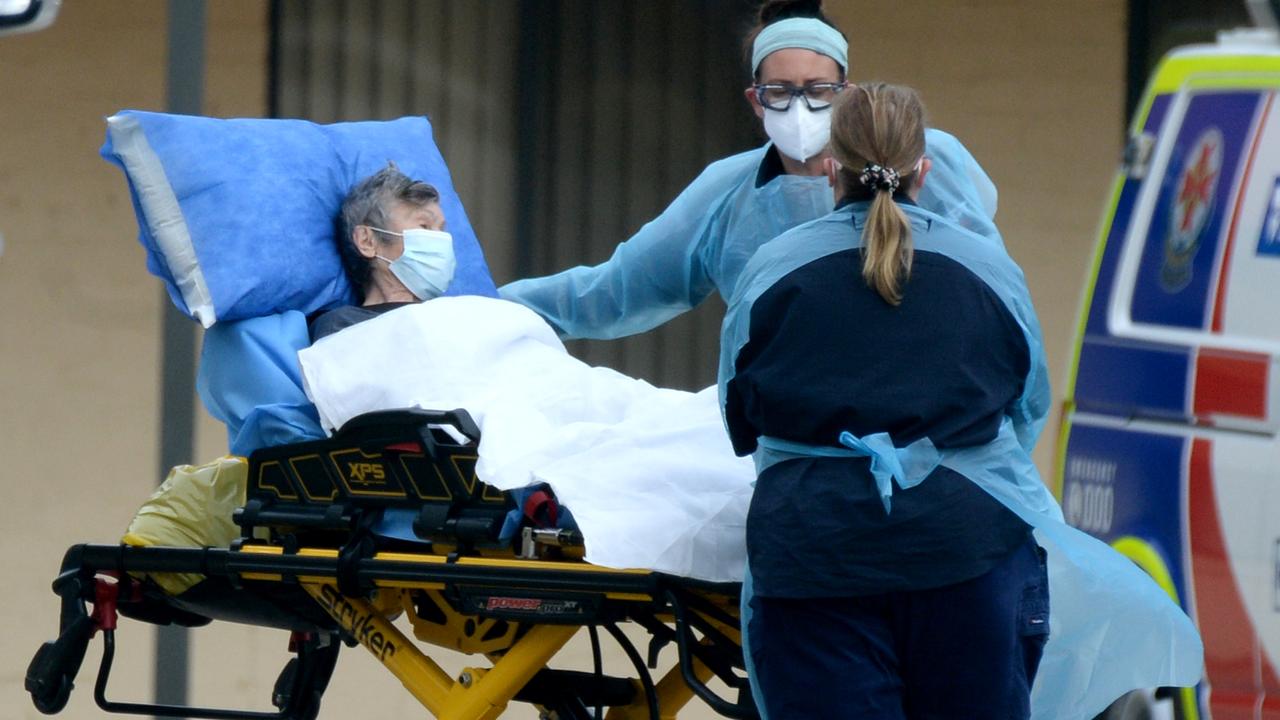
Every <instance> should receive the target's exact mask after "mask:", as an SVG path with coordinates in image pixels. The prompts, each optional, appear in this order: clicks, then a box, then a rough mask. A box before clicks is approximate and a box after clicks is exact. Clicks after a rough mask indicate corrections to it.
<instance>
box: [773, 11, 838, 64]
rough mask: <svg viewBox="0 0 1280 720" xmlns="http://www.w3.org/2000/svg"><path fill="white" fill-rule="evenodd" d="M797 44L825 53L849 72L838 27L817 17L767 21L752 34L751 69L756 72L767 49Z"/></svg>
mask: <svg viewBox="0 0 1280 720" xmlns="http://www.w3.org/2000/svg"><path fill="white" fill-rule="evenodd" d="M787 48H800V49H802V50H812V51H814V52H816V53H818V54H819V55H826V56H827V57H829V58H831V59H832V60H835V61H836V63H837V64H839V65H840V69H841V70H844V71H845V73H848V72H849V42H848V41H847V40H845V39H844V37H842V36H841V35H840V31H839V30H836V29H835V28H833V27H831V26H830V25H828V24H826V23H824V22H822V21H821V20H819V19H817V18H787V19H786V20H779V21H778V22H776V23H773V24H771V25H768V26H766V27H765V29H763V30H761V31H760V34H759V35H757V36H756V41H755V43H754V44H753V45H752V49H751V72H752V74H754V73H756V72H759V70H760V63H761V62H762V61H763V60H764V59H765V58H766V57H768V56H769V53H772V52H777V51H778V50H785V49H787Z"/></svg>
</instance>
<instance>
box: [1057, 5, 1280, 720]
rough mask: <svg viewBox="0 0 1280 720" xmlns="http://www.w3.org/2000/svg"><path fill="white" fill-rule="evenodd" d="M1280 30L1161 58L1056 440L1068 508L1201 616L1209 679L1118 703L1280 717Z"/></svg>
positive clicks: (1116, 194)
mask: <svg viewBox="0 0 1280 720" xmlns="http://www.w3.org/2000/svg"><path fill="white" fill-rule="evenodd" d="M1277 94H1280V41H1278V40H1277V34H1276V32H1275V31H1274V30H1262V29H1250V30H1237V31H1231V32H1226V33H1223V34H1221V35H1220V36H1219V39H1218V42H1217V43H1216V44H1212V45H1201V46H1191V47H1185V48H1180V49H1178V50H1175V51H1174V52H1172V53H1171V54H1169V55H1168V56H1167V57H1165V59H1164V60H1163V61H1162V62H1161V64H1160V65H1159V67H1158V68H1157V70H1156V72H1155V74H1154V76H1153V78H1152V80H1151V82H1150V85H1149V87H1148V88H1147V91H1146V94H1145V97H1144V99H1143V102H1142V104H1141V105H1140V106H1139V111H1138V112H1137V113H1136V115H1135V118H1134V122H1133V126H1132V128H1131V131H1130V142H1129V145H1128V149H1127V150H1126V153H1125V158H1124V164H1123V166H1122V168H1121V171H1120V173H1119V175H1118V177H1117V178H1116V180H1115V184H1114V190H1113V194H1112V197H1111V201H1110V210H1109V212H1108V213H1107V215H1106V218H1105V220H1104V223H1103V227H1102V230H1101V233H1100V240H1099V242H1098V246H1097V250H1096V253H1095V257H1094V260H1093V266H1092V269H1091V274H1090V281H1089V284H1088V287H1087V289H1086V292H1085V299H1084V303H1083V307H1082V310H1081V316H1080V327H1079V331H1078V336H1077V342H1076V346H1075V355H1074V357H1073V361H1072V363H1071V367H1070V375H1069V378H1068V382H1067V397H1066V402H1065V404H1064V408H1063V423H1062V434H1061V436H1060V438H1059V444H1058V450H1059V453H1058V473H1057V479H1058V482H1059V483H1060V487H1059V488H1058V490H1059V497H1060V498H1061V500H1062V506H1063V511H1064V512H1065V514H1066V517H1067V521H1068V522H1070V523H1071V524H1073V525H1075V526H1076V527H1078V528H1080V529H1082V530H1084V531H1086V532H1089V533H1091V534H1093V535H1095V536H1096V537H1098V538H1100V539H1102V540H1104V541H1106V542H1108V543H1110V544H1111V545H1112V546H1113V547H1115V548H1116V549H1117V550H1118V551H1120V552H1121V553H1123V554H1124V555H1126V556H1128V557H1129V558H1131V559H1132V560H1133V561H1134V562H1135V563H1137V564H1138V565H1139V566H1140V567H1141V568H1142V569H1143V570H1145V571H1146V572H1147V573H1148V574H1150V575H1151V577H1152V578H1153V579H1154V580H1155V581H1156V582H1157V583H1158V584H1159V585H1160V586H1161V587H1162V588H1164V590H1165V591H1166V592H1168V593H1169V595H1170V596H1172V597H1173V598H1174V599H1175V600H1176V601H1177V602H1178V603H1180V604H1181V606H1182V607H1183V608H1184V609H1185V610H1186V612H1187V614H1188V615H1189V616H1190V617H1191V618H1192V619H1193V620H1194V621H1195V622H1196V624H1197V626H1198V627H1199V628H1200V631H1201V633H1202V635H1203V637H1204V643H1205V680H1204V682H1202V683H1201V685H1200V686H1199V687H1197V688H1186V689H1169V688H1151V689H1149V690H1147V691H1143V692H1139V693H1133V694H1131V695H1129V696H1126V697H1125V698H1122V699H1121V700H1120V701H1119V702H1117V703H1116V705H1114V706H1112V708H1111V709H1109V710H1108V712H1107V713H1106V714H1105V715H1104V716H1103V717H1105V718H1108V719H1110V720H1114V719H1117V718H1126V719H1134V720H1136V719H1137V718H1147V717H1156V718H1159V717H1164V718H1180V719H1182V720H1188V719H1192V720H1198V719H1200V718H1213V719H1214V720H1246V719H1248V720H1259V719H1262V718H1266V719H1277V720H1280V672H1278V671H1280V436H1278V435H1277V432H1278V431H1280V107H1277V105H1280V103H1278V102H1277V97H1276V96H1277Z"/></svg>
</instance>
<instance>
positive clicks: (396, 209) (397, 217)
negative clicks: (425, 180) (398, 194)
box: [387, 201, 445, 232]
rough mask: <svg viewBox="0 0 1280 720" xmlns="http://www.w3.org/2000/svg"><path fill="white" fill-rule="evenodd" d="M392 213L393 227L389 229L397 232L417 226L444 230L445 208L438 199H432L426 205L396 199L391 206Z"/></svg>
mask: <svg viewBox="0 0 1280 720" xmlns="http://www.w3.org/2000/svg"><path fill="white" fill-rule="evenodd" d="M390 215H391V217H390V220H391V225H392V227H390V228H387V229H388V230H394V231H396V232H401V231H403V230H406V229H408V228H417V227H420V228H427V229H428V230H443V229H444V225H445V218H444V210H442V209H441V208H440V203H439V202H438V201H432V202H429V203H427V204H426V205H414V204H411V203H407V202H403V201H396V202H395V203H393V204H392V206H391V212H390Z"/></svg>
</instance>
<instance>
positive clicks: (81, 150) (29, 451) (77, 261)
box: [0, 0, 1125, 718]
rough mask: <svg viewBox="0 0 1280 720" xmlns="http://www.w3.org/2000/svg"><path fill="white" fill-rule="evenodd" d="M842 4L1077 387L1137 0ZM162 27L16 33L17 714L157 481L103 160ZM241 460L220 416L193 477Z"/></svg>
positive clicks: (0, 597)
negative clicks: (110, 129)
mask: <svg viewBox="0 0 1280 720" xmlns="http://www.w3.org/2000/svg"><path fill="white" fill-rule="evenodd" d="M828 6H829V8H830V9H831V11H832V13H833V15H834V16H835V18H836V19H837V20H838V21H839V22H840V23H841V25H842V26H843V27H844V28H845V29H846V30H847V31H848V32H849V34H850V37H851V39H852V54H853V58H854V65H855V69H854V72H853V76H854V77H855V78H872V77H877V78H881V79H886V80H892V81H897V82H904V83H908V84H911V85H914V86H916V87H918V88H920V89H921V91H922V92H923V94H924V98H925V101H926V103H927V104H928V105H929V108H930V110H931V112H932V115H933V120H934V122H935V124H936V125H937V126H939V127H942V128H945V129H947V130H949V131H951V132H953V133H955V134H956V135H957V136H959V137H960V138H961V139H963V140H964V142H965V143H966V144H967V145H968V146H969V148H970V149H971V150H972V151H973V152H974V154H975V155H976V156H977V157H978V159H979V160H980V161H982V163H983V164H984V166H985V167H986V168H987V170H988V172H989V173H990V174H991V176H992V177H993V179H994V180H995V181H996V183H997V185H998V186H999V187H1000V189H1001V202H1000V207H1001V209H1000V214H999V216H998V220H999V221H1000V225H1001V228H1002V230H1003V231H1004V233H1005V237H1006V241H1007V243H1008V246H1009V248H1010V251H1011V252H1012V253H1013V255H1014V256H1015V257H1016V258H1017V259H1018V260H1019V261H1020V262H1021V263H1022V264H1023V266H1024V267H1025V268H1026V270H1027V276H1028V281H1029V283H1030V285H1031V289H1032V293H1033V295H1034V296H1035V299H1036V301H1037V304H1038V308H1039V311H1040V314H1041V318H1042V321H1043V324H1044V328H1045V337H1046V344H1047V348H1048V351H1049V358H1050V362H1051V365H1052V369H1053V373H1054V375H1053V377H1054V379H1055V380H1058V381H1060V380H1061V379H1062V378H1063V376H1064V374H1065V361H1066V359H1067V357H1068V350H1069V344H1070V339H1071V335H1072V332H1073V327H1074V321H1075V320H1074V319H1075V315H1076V312H1077V307H1078V302H1079V293H1080V288H1081V286H1082V281H1083V279H1084V272H1085V267H1086V264H1087V259H1088V256H1089V253H1090V250H1091V248H1092V245H1093V241H1094V234H1095V228H1096V225H1097V222H1098V219H1099V217H1100V213H1101V210H1102V203H1103V201H1104V196H1105V194H1106V187H1107V185H1108V182H1109V177H1110V173H1111V171H1112V169H1113V167H1114V165H1115V163H1116V161H1117V159H1118V158H1119V152H1120V147H1121V141H1122V103H1123V97H1124V87H1123V78H1124V67H1123V63H1124V21H1125V17H1124V2H1123V1H1122V0H1078V1H1077V2H1073V3H1053V2H1050V1H1049V0H1031V1H1027V0H948V1H947V2H922V1H918V0H913V1H912V2H899V3H870V2H865V1H864V0H828ZM208 11H209V35H208V46H207V51H208V57H207V78H206V100H205V102H206V106H205V107H206V112H207V113H209V114H213V115H224V116H227V115H244V116H253V115H261V114H263V113H264V112H265V102H266V63H265V56H266V43H267V27H266V21H267V17H266V5H265V3H262V2H259V1H258V0H218V1H217V2H211V3H209V4H208ZM164 32H165V3H164V2H163V1H162V0H116V2H112V3H93V2H78V3H64V6H63V10H62V13H61V16H60V17H59V18H58V21H57V22H56V23H55V24H54V25H53V26H52V27H51V28H49V29H48V30H46V31H44V32H40V33H36V34H31V35H21V36H14V37H7V38H0V97H2V98H5V101H4V102H3V103H0V233H3V236H4V254H3V256H0V338H3V341H0V457H3V458H4V466H3V467H4V471H3V473H2V474H0V492H2V493H3V496H4V500H3V501H2V502H0V528H3V534H2V535H0V548H3V552H0V573H2V575H0V576H2V577H4V578H5V579H6V580H7V581H8V582H7V588H6V591H5V592H4V593H0V616H3V617H6V618H9V619H10V622H8V623H6V626H5V630H4V632H3V635H0V644H2V645H3V646H4V647H5V648H6V650H7V652H6V653H5V654H4V658H3V659H2V660H0V708H5V710H4V711H3V712H0V717H5V718H8V717H15V718H35V717H38V715H37V713H36V711H35V710H34V708H33V707H32V706H31V705H30V703H29V701H28V700H27V698H26V694H25V692H23V690H22V677H23V673H24V671H25V666H26V663H27V661H28V659H29V657H30V653H31V652H33V651H34V650H35V648H36V647H37V646H38V644H39V643H40V642H42V641H44V640H48V639H51V638H52V636H53V633H54V631H55V627H56V605H55V604H54V602H53V596H52V594H51V593H50V592H49V589H48V588H49V581H50V580H51V579H52V576H53V574H54V573H55V571H56V568H57V565H58V561H59V559H60V557H61V554H62V552H63V550H64V549H65V548H66V547H67V546H68V545H69V544H71V543H73V542H80V541H95V542H113V541H114V540H115V539H116V538H118V537H119V535H120V533H121V531H122V529H123V527H124V526H125V525H126V524H127V522H128V519H129V517H130V516H131V514H132V512H133V510H134V509H135V508H136V507H137V505H138V504H139V503H140V502H141V501H142V499H143V498H144V497H145V495H146V493H147V492H148V491H149V490H150V488H152V487H153V486H154V485H155V484H156V482H157V480H158V478H157V477H156V476H155V474H156V473H155V469H154V468H155V465H156V442H157V431H158V428H159V424H160V422H162V419H161V418H159V417H157V414H156V406H157V404H158V387H159V379H158V377H159V376H158V368H159V362H160V360H159V350H160V338H159V329H160V322H159V321H160V317H161V308H162V305H161V303H162V302H163V300H162V291H161V289H160V287H159V284H158V283H156V282H155V281H154V280H152V279H150V278H149V277H148V276H146V275H145V273H144V271H143V254H142V251H141V249H140V247H139V246H138V245H137V243H136V241H135V240H134V236H135V233H136V229H135V227H134V223H133V217H132V213H131V212H130V208H129V200H128V195H127V192H126V188H125V185H124V183H123V182H122V181H121V177H120V175H119V173H118V171H116V170H115V169H114V168H112V167H110V166H108V165H107V164H106V163H105V162H103V161H102V160H101V159H99V158H98V157H97V152H96V151H97V148H98V147H99V146H100V144H101V141H102V137H103V129H104V126H103V123H102V118H103V117H104V116H106V115H108V114H110V113H111V112H113V111H115V110H117V109H119V108H124V107H136V108H144V109H161V108H162V107H163V102H164V63H165V42H164ZM744 84H745V79H744ZM746 111H747V110H746V108H745V107H733V108H727V109H726V112H746ZM479 140H480V141H483V138H481V139H479ZM509 262H510V261H509V260H505V259H504V260H503V261H502V262H500V263H498V264H499V265H500V266H501V267H502V268H503V269H506V270H507V271H509V268H510V264H509ZM499 272H502V269H499ZM1055 392H1056V393H1057V394H1058V395H1061V392H1062V388H1061V385H1060V383H1059V384H1058V385H1056V386H1055ZM1052 440H1053V435H1052V434H1051V433H1046V440H1045V442H1044V443H1042V445H1041V448H1040V454H1039V455H1038V459H1039V460H1040V462H1041V465H1042V467H1043V468H1045V469H1048V464H1047V460H1048V457H1049V453H1048V450H1049V449H1050V448H1051V446H1052ZM223 442H224V438H223V436H222V432H221V430H220V428H218V427H216V426H215V425H214V424H213V423H212V422H211V421H209V420H208V419H207V418H205V419H202V421H201V424H200V426H199V437H198V443H197V448H198V451H197V457H196V458H193V460H205V459H209V458H212V457H214V456H216V455H217V454H219V453H220V452H222V451H223V448H224V447H225V445H224V444H223ZM282 644H283V639H282V637H281V635H280V634H279V633H267V632H264V631H259V630H255V629H250V628H240V627H234V626H222V627H221V628H220V629H219V630H217V631H206V632H203V633H202V631H196V632H195V633H193V641H192V645H193V655H194V660H193V666H192V667H193V673H194V678H195V680H194V682H193V686H194V687H193V692H192V696H193V700H195V701H198V702H204V703H217V704H246V703H247V704H256V706H257V707H258V708H262V707H263V701H264V699H265V697H266V693H267V692H268V689H269V688H270V686H271V683H272V682H273V681H274V678H275V673H276V671H277V670H278V669H279V667H280V665H281V664H282V663H283V660H284V658H285V653H284V649H283V647H282ZM119 652H120V657H121V660H120V661H119V662H118V663H117V667H118V669H117V671H116V672H117V678H116V681H117V682H115V683H113V686H112V695H114V696H116V697H120V698H134V699H145V698H148V697H149V696H150V692H151V688H150V677H151V666H152V662H153V661H152V655H151V633H150V632H149V631H148V630H146V629H145V628H141V627H139V626H138V625H136V624H130V625H129V626H128V632H127V634H122V636H121V638H120V651H119ZM579 656H580V654H579ZM126 658H127V660H126ZM96 663H97V654H96V650H94V651H91V653H90V656H89V658H88V659H87V660H86V666H85V668H84V671H83V673H82V676H81V678H80V682H79V687H78V688H77V691H76V693H74V694H73V698H72V701H71V705H70V706H69V709H68V710H67V711H66V712H65V713H64V715H63V716H64V717H69V718H97V717H102V714H101V713H100V712H99V711H97V710H96V708H94V707H93V703H92V698H91V694H92V692H91V686H92V683H91V678H92V673H93V671H94V670H95V668H96ZM447 664H448V666H449V668H450V669H453V668H456V667H460V666H461V662H460V661H459V660H458V659H457V658H450V659H449V660H448V662H447ZM406 713H407V714H415V713H417V714H421V711H420V710H419V709H418V708H417V706H416V705H415V704H414V703H413V702H412V701H411V700H409V698H408V695H407V693H405V692H403V690H402V689H400V687H399V684H398V683H397V682H396V681H395V680H393V679H392V678H391V677H390V676H389V675H388V674H386V673H385V672H383V671H382V670H381V669H380V668H379V667H377V665H376V664H375V663H374V662H373V661H372V660H371V659H370V658H368V657H365V656H364V654H363V653H362V652H361V651H359V650H358V649H357V650H348V651H346V652H344V654H343V659H342V660H340V665H339V668H338V673H337V675H336V677H335V680H334V684H333V686H332V687H331V689H330V692H329V693H328V694H327V696H326V702H325V711H324V712H323V713H322V717H344V716H356V717H371V718H379V717H385V718H392V717H405V716H407V715H406ZM511 716H518V717H531V716H532V715H530V714H528V713H524V712H521V713H512V714H511ZM689 716H690V717H712V715H711V714H710V713H709V712H705V711H704V712H702V713H691V714H690V715H689Z"/></svg>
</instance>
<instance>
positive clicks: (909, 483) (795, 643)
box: [720, 83, 1202, 720]
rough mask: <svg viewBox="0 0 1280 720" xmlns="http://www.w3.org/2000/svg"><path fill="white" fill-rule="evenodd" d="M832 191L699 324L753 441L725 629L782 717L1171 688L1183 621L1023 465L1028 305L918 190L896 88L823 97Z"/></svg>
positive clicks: (1038, 394) (877, 715) (1024, 711)
mask: <svg viewBox="0 0 1280 720" xmlns="http://www.w3.org/2000/svg"><path fill="white" fill-rule="evenodd" d="M831 150H832V152H831V158H830V159H826V160H824V162H823V164H824V170H825V173H824V174H825V177H826V179H827V181H828V183H829V184H830V185H831V186H832V187H833V188H834V195H835V201H836V202H835V210H834V211H833V212H832V213H830V214H828V215H826V216H825V217H823V218H821V219H818V220H816V221H814V222H811V223H808V224H805V225H801V226H799V227H797V228H795V229H794V230H791V231H790V232H788V233H785V234H784V235H782V236H780V237H778V238H776V239H774V240H772V241H770V242H769V243H767V244H765V245H764V246H763V247H762V248H761V249H760V250H759V251H758V252H757V253H756V254H755V256H754V257H753V258H752V259H751V261H750V262H749V263H747V265H746V266H745V268H744V269H743V272H742V273H741V275H740V276H739V279H738V282H737V285H736V287H735V290H734V292H733V294H732V296H731V298H730V304H729V310H728V313H727V315H726V318H725V322H724V327H723V335H722V338H721V351H722V355H721V364H720V397H721V402H722V404H723V410H724V415H725V422H726V426H727V428H728V431H729V434H730V437H731V439H732V441H733V445H734V448H735V449H736V450H737V451H738V452H739V453H740V454H747V453H751V454H753V455H754V459H755V463H756V469H757V474H758V480H757V483H756V489H755V494H754V496H753V498H752V503H751V509H750V512H749V514H748V519H747V552H748V558H749V563H750V568H751V575H752V577H753V579H754V584H755V595H754V597H753V598H752V599H751V601H750V605H751V608H750V609H751V611H752V613H751V619H750V628H749V630H750V632H749V633H748V641H747V644H748V647H747V648H745V649H744V650H745V651H746V652H747V653H748V654H749V656H750V657H751V659H752V660H753V663H754V672H755V680H756V683H757V688H758V691H759V692H760V694H761V695H762V697H757V702H758V703H759V704H761V705H762V706H763V708H764V709H765V711H766V712H767V715H768V717H769V718H771V720H784V719H788V718H860V719H865V720H877V719H885V720H898V719H905V718H911V719H917V718H918V719H924V718H931V719H940V718H955V719H961V718H965V719H973V720H978V719H980V718H982V719H985V718H1001V719H1016V718H1028V717H1036V718H1046V719H1049V718H1052V719H1053V720H1071V719H1074V718H1080V719H1081V720H1083V719H1085V718H1090V717H1093V715H1094V714H1096V713H1097V712H1099V711H1101V710H1102V709H1103V708H1105V707H1106V706H1107V705H1108V704H1109V703H1110V702H1111V701H1112V700H1114V699H1115V698H1116V697H1118V696H1120V695H1121V694H1123V693H1124V692H1126V691H1128V690H1131V689H1135V688H1140V687H1158V686H1166V685H1194V684H1195V683H1196V682H1198V681H1199V679H1200V672H1201V663H1202V647H1201V644H1200V640H1199V636H1198V635H1197V634H1196V631H1195V629H1194V628H1193V627H1192V625H1191V623H1190V621H1189V620H1188V619H1187V617H1186V616H1185V615H1184V614H1183V613H1182V612H1181V610H1180V609H1179V608H1178V607H1177V606H1176V605H1175V604H1174V603H1173V602H1171V601H1170V600H1169V598H1168V597H1167V596H1165V595H1164V594H1163V593H1162V592H1161V591H1160V590H1159V588H1158V587H1157V586H1156V585H1155V584H1154V583H1153V582H1152V581H1151V580H1149V579H1148V578H1146V576H1144V575H1143V574H1142V573H1141V572H1140V571H1138V570H1137V568H1136V567H1135V566H1133V565H1132V563H1130V562H1129V561H1128V560H1126V559H1125V558H1123V557H1121V556H1120V555H1119V554H1117V553H1115V552H1114V551H1112V550H1111V549H1110V548H1108V547H1107V546H1105V545H1103V544H1102V543H1100V542H1098V541H1096V540H1094V539H1093V538H1090V537H1088V536H1086V535H1084V534H1083V533H1080V532H1079V531H1076V530H1074V529H1071V528H1069V527H1067V526H1066V525H1065V524H1064V523H1063V521H1062V514H1061V510H1060V509H1059V507H1058V505H1057V503H1056V502H1055V501H1054V500H1053V498H1052V497H1051V496H1050V495H1049V493H1048V492H1047V490H1046V489H1045V487H1044V484H1043V483H1042V482H1041V480H1040V477H1039V475H1038V474H1037V472H1036V468H1035V465H1034V464H1033V463H1032V461H1031V454H1030V453H1031V449H1032V447H1033V446H1034V444H1035V441H1036V438H1037V436H1038V434H1039V431H1040V429H1041V427H1042V425H1043V422H1044V417H1045V413H1046V411H1047V410H1048V407H1049V401H1050V398H1049V385H1048V379H1047V375H1046V372H1047V368H1046V364H1045V357H1044V350H1043V347H1042V344H1041V338H1040V330H1039V324H1038V321H1037V319H1036V315H1035V311H1034V309H1033V308H1032V305H1031V298H1030V295H1029V294H1028V292H1027V287H1026V284H1025V282H1024V279H1023V276H1022V272H1021V270H1020V269H1019V268H1018V266H1017V265H1016V264H1015V263H1014V262H1013V261H1012V260H1011V259H1010V258H1009V256H1008V255H1007V254H1006V253H1005V251H1004V249H1003V248H1002V247H1000V246H999V245H997V244H994V243H991V242H987V241H986V240H985V239H984V238H983V237H981V236H979V235H977V234H975V233H973V232H971V231H970V230H968V229H966V228H964V227H962V226H961V225H960V224H958V223H956V222H954V221H953V220H950V219H948V218H946V217H944V216H943V215H942V214H939V213H937V212H932V211H930V210H929V209H927V208H925V207H922V206H921V204H920V199H921V198H922V197H924V196H925V191H926V190H927V188H928V186H929V184H930V182H932V180H933V179H934V172H935V169H934V168H933V167H932V163H931V162H930V157H929V152H928V149H927V148H926V130H925V118H924V108H923V106H922V104H921V101H920V98H919V96H918V95H917V94H916V93H915V91H914V90H911V89H909V88H905V87H897V86H892V85H884V84H878V83H875V84H866V85H859V86H858V87H856V88H850V89H849V90H847V91H846V92H844V93H842V94H841V95H840V97H839V98H837V99H836V101H835V103H834V109H833V112H832V129H831Z"/></svg>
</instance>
